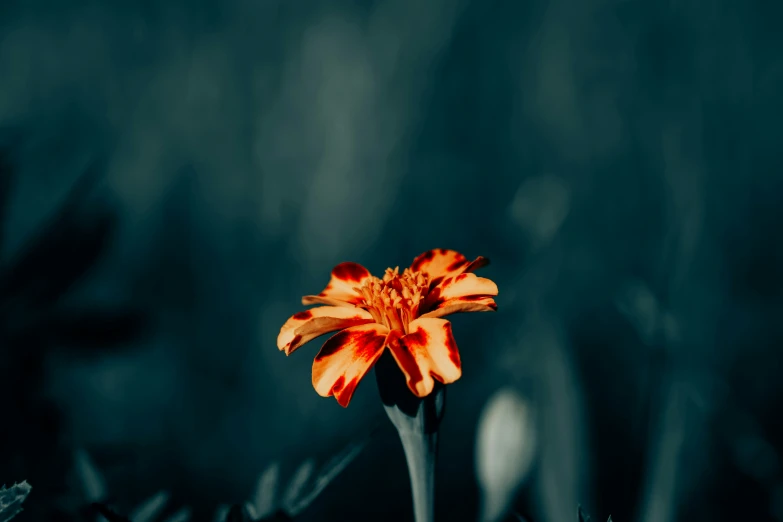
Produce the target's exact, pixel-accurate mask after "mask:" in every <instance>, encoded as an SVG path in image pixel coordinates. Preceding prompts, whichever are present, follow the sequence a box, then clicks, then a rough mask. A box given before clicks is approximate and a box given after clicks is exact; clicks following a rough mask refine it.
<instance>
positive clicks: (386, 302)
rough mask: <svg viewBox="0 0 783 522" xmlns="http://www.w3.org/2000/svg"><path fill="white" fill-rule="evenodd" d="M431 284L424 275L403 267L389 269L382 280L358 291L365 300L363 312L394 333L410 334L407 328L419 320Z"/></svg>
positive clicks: (373, 280)
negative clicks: (417, 318) (421, 306)
mask: <svg viewBox="0 0 783 522" xmlns="http://www.w3.org/2000/svg"><path fill="white" fill-rule="evenodd" d="M428 288H429V281H428V279H427V276H426V275H425V274H423V273H422V272H413V271H411V269H410V268H406V269H405V271H403V273H402V275H400V267H395V268H394V270H392V269H391V268H387V269H386V273H385V274H384V275H383V279H379V278H377V277H373V278H372V279H370V280H369V281H367V282H366V283H365V284H364V285H363V286H362V287H361V288H356V290H357V291H358V292H359V293H361V294H362V297H364V304H363V305H361V308H364V309H365V310H367V311H368V312H370V313H371V314H372V316H373V319H375V321H376V322H377V323H379V324H383V325H385V326H387V327H388V328H389V329H392V330H400V331H403V332H405V333H408V325H409V324H410V322H411V321H413V320H414V319H416V317H417V315H418V313H419V305H420V304H421V302H422V301H423V300H424V298H425V297H426V296H427V289H428Z"/></svg>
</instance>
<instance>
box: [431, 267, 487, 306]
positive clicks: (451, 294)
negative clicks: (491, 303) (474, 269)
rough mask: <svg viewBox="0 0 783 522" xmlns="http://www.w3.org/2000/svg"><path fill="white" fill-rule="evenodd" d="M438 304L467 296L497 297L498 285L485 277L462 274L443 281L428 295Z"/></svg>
mask: <svg viewBox="0 0 783 522" xmlns="http://www.w3.org/2000/svg"><path fill="white" fill-rule="evenodd" d="M430 295H432V296H433V299H437V301H438V302H439V303H440V302H442V301H448V300H450V299H457V298H460V297H465V296H468V295H482V296H492V295H498V285H496V284H495V282H494V281H492V280H491V279H487V278H486V277H478V276H477V275H476V274H470V273H464V274H459V275H456V276H449V277H447V278H446V279H444V280H443V281H442V282H441V283H440V284H439V285H438V286H437V287H436V288H434V289H433V291H432V293H431V294H430Z"/></svg>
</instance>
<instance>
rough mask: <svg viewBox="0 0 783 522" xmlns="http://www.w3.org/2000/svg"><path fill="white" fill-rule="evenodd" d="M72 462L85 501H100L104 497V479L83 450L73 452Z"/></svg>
mask: <svg viewBox="0 0 783 522" xmlns="http://www.w3.org/2000/svg"><path fill="white" fill-rule="evenodd" d="M74 464H75V467H76V473H77V475H78V476H79V481H80V482H81V485H82V491H83V492H84V498H85V499H86V500H87V502H90V503H93V502H100V501H102V500H104V499H105V498H106V481H105V480H104V478H103V474H102V473H101V472H100V470H99V469H98V468H97V467H96V466H95V463H94V462H93V461H92V459H91V458H90V455H89V454H88V453H87V452H86V451H85V450H82V449H80V450H76V451H75V452H74Z"/></svg>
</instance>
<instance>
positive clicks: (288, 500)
mask: <svg viewBox="0 0 783 522" xmlns="http://www.w3.org/2000/svg"><path fill="white" fill-rule="evenodd" d="M314 470H315V463H314V462H313V460H312V459H308V460H306V461H305V462H304V463H303V464H302V465H301V466H299V469H297V470H296V473H294V477H293V478H292V479H291V482H289V483H288V487H287V488H286V491H285V495H284V496H283V505H284V506H286V507H289V506H293V505H295V504H296V500H297V499H298V498H299V497H300V496H301V495H302V492H303V491H304V487H305V485H306V484H307V481H308V480H310V477H311V476H312V474H313V471H314Z"/></svg>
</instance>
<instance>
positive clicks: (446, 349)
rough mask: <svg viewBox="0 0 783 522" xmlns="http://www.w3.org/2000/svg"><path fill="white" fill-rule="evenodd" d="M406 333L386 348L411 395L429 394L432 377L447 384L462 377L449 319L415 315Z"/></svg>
mask: <svg viewBox="0 0 783 522" xmlns="http://www.w3.org/2000/svg"><path fill="white" fill-rule="evenodd" d="M408 332H409V333H408V334H407V335H404V336H402V337H400V338H399V340H397V342H391V343H389V349H390V350H391V353H392V355H393V356H394V359H395V360H396V361H397V365H398V366H399V367H400V369H401V370H402V372H403V373H404V374H405V377H406V378H407V382H408V388H410V390H411V391H412V392H413V393H414V395H416V396H417V397H426V396H427V395H429V394H430V393H431V392H432V389H433V387H434V386H435V381H434V379H437V380H438V381H439V382H442V383H444V384H449V383H452V382H454V381H456V380H457V379H459V378H460V377H461V376H462V363H461V362H460V358H459V352H458V351H457V343H456V341H455V340H454V335H453V334H452V332H451V323H450V322H448V321H447V320H445V319H436V318H431V317H427V318H419V319H416V320H415V321H412V322H411V324H410V325H408Z"/></svg>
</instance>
